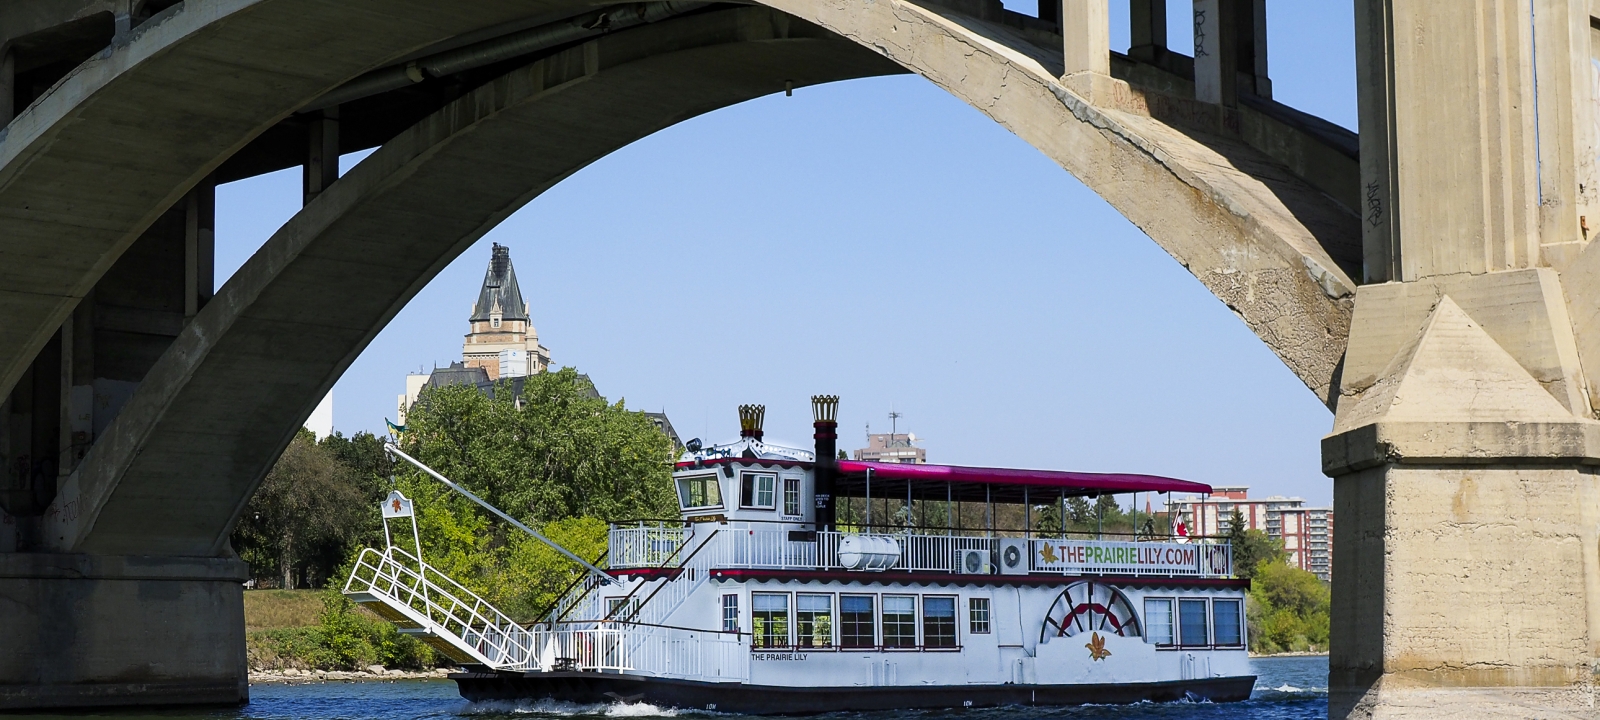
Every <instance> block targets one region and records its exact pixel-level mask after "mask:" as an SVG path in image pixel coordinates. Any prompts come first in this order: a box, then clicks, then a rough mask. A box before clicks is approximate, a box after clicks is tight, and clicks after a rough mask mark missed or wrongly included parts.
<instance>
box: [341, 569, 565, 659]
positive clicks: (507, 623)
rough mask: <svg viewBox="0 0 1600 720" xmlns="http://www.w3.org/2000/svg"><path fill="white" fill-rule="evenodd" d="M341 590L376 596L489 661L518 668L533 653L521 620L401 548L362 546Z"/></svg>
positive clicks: (413, 622) (361, 596) (432, 632)
mask: <svg viewBox="0 0 1600 720" xmlns="http://www.w3.org/2000/svg"><path fill="white" fill-rule="evenodd" d="M344 594H345V595H346V596H349V597H352V598H355V599H357V600H358V601H362V600H363V599H365V598H371V599H373V600H377V601H379V602H381V603H382V604H383V605H384V606H385V608H386V610H387V611H389V612H392V613H395V614H397V615H400V616H402V617H403V618H404V619H405V620H406V621H409V622H408V624H411V625H415V626H416V630H418V631H420V632H422V633H424V634H427V635H432V636H434V637H437V638H441V639H443V640H444V641H446V642H448V643H449V644H450V645H451V646H452V647H453V648H454V649H456V650H458V651H460V652H462V653H464V654H466V655H467V656H469V657H471V658H472V659H473V660H476V661H478V662H481V663H483V664H485V665H488V666H490V667H495V668H502V669H511V668H521V667H525V666H526V665H527V664H528V662H529V660H530V659H532V648H533V645H532V643H531V639H532V638H531V637H529V634H528V632H527V631H526V630H524V629H523V628H522V626H521V625H518V624H517V623H516V622H515V621H513V620H512V619H511V618H510V617H507V616H506V615H505V614H504V613H502V612H500V611H499V610H497V609H495V607H494V606H493V605H490V604H489V603H488V601H486V600H484V599H483V598H481V597H479V596H478V594H477V593H474V592H472V591H471V590H468V589H467V588H466V587H464V586H462V585H461V584H460V583H458V582H456V581H455V580H452V579H450V577H449V576H446V575H445V574H444V573H441V572H439V571H438V570H435V569H434V568H433V567H432V566H430V565H428V564H427V563H425V562H422V561H421V560H419V559H417V558H416V557H415V556H413V555H411V554H410V553H407V552H406V551H404V550H401V549H400V548H397V547H393V546H391V547H389V549H388V550H387V551H385V552H378V551H377V550H373V549H372V548H366V549H363V550H362V551H361V554H360V555H359V556H358V557H357V558H356V563H355V567H354V568H353V569H352V571H351V573H350V579H349V580H348V581H346V582H345V586H344Z"/></svg>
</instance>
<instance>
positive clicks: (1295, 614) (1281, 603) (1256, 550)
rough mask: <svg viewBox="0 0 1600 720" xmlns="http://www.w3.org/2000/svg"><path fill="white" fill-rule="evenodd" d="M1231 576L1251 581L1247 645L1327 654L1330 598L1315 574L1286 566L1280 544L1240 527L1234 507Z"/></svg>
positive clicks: (1272, 650)
mask: <svg viewBox="0 0 1600 720" xmlns="http://www.w3.org/2000/svg"><path fill="white" fill-rule="evenodd" d="M1228 543H1229V544H1230V545H1232V546H1233V567H1234V574H1235V575H1237V576H1239V577H1241V578H1245V579H1247V580H1249V581H1250V593H1249V596H1248V597H1247V598H1246V600H1245V617H1246V620H1247V622H1248V623H1249V633H1250V649H1251V650H1252V651H1255V652H1259V653H1278V652H1306V651H1310V652H1327V650H1328V622H1329V616H1330V612H1331V609H1332V596H1331V593H1330V591H1329V588H1328V584H1327V583H1325V582H1323V581H1322V579H1321V578H1319V577H1317V576H1316V575H1314V574H1312V573H1309V572H1306V571H1305V570H1301V569H1300V568H1297V567H1294V566H1292V565H1290V564H1289V556H1288V554H1287V553H1285V552H1284V550H1283V543H1282V542H1281V541H1279V540H1274V539H1272V538H1271V537H1269V536H1268V535H1267V534H1266V533H1264V532H1262V531H1260V530H1254V529H1249V528H1247V527H1246V526H1245V520H1244V515H1243V514H1241V513H1240V512H1239V511H1238V510H1234V511H1233V517H1232V518H1230V519H1229V521H1228Z"/></svg>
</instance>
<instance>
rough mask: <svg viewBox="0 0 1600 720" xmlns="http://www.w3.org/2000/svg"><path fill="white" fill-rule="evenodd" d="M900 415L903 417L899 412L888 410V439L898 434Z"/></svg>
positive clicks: (892, 438) (894, 437)
mask: <svg viewBox="0 0 1600 720" xmlns="http://www.w3.org/2000/svg"><path fill="white" fill-rule="evenodd" d="M901 417H903V415H902V414H901V413H897V412H895V411H893V410H890V411H889V439H890V440H894V439H896V437H897V436H898V435H899V432H900V418H901Z"/></svg>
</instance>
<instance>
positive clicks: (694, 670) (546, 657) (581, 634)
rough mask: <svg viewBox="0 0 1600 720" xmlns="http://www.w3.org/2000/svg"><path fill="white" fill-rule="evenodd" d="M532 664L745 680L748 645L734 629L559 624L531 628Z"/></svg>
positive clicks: (556, 668) (554, 668) (555, 669)
mask: <svg viewBox="0 0 1600 720" xmlns="http://www.w3.org/2000/svg"><path fill="white" fill-rule="evenodd" d="M532 634H533V645H534V647H535V648H537V653H538V661H537V669H539V670H542V671H545V672H562V671H576V672H615V673H629V674H641V675H653V676H660V677H675V678H683V679H697V680H698V679H706V680H729V681H743V680H748V679H749V675H750V665H749V662H750V659H749V645H748V642H747V641H746V640H745V638H744V637H743V636H742V635H740V634H739V633H719V632H712V631H705V630H690V629H687V628H674V627H662V626H656V625H645V624H638V623H617V622H606V623H600V624H599V625H598V626H594V625H592V624H588V623H571V624H559V625H556V626H555V627H554V628H548V629H539V630H534V631H533V633H532Z"/></svg>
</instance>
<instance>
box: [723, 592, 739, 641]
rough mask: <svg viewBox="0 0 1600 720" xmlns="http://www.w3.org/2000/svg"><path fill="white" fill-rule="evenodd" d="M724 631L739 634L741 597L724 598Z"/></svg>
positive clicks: (729, 596)
mask: <svg viewBox="0 0 1600 720" xmlns="http://www.w3.org/2000/svg"><path fill="white" fill-rule="evenodd" d="M722 631H723V632H739V596H738V595H723V596H722Z"/></svg>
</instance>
